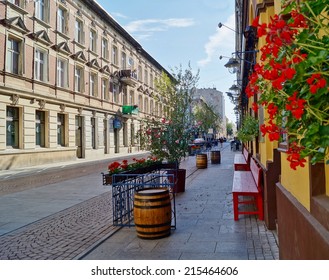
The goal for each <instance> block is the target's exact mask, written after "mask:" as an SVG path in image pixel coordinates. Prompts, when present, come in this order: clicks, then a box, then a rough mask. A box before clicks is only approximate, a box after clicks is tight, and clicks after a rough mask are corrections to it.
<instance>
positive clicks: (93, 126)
mask: <svg viewBox="0 0 329 280" xmlns="http://www.w3.org/2000/svg"><path fill="white" fill-rule="evenodd" d="M91 147H92V148H93V149H96V118H91Z"/></svg>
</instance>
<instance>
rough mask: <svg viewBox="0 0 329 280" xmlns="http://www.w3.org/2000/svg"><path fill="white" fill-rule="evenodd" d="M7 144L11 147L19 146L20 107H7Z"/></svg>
mask: <svg viewBox="0 0 329 280" xmlns="http://www.w3.org/2000/svg"><path fill="white" fill-rule="evenodd" d="M6 146H7V147H9V148H18V146H19V109H18V108H16V107H10V106H8V107H7V115H6Z"/></svg>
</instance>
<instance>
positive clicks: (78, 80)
mask: <svg viewBox="0 0 329 280" xmlns="http://www.w3.org/2000/svg"><path fill="white" fill-rule="evenodd" d="M83 74H84V70H83V67H81V66H79V65H76V66H75V69H74V90H75V91H76V92H82V89H83V80H84V79H83Z"/></svg>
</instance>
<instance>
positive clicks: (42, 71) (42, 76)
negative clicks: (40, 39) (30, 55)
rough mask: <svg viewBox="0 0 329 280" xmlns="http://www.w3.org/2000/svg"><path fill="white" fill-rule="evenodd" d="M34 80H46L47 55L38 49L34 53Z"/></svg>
mask: <svg viewBox="0 0 329 280" xmlns="http://www.w3.org/2000/svg"><path fill="white" fill-rule="evenodd" d="M34 78H35V79H36V80H39V81H42V82H47V80H48V53H47V52H46V51H45V50H43V49H39V48H36V49H35V52H34Z"/></svg>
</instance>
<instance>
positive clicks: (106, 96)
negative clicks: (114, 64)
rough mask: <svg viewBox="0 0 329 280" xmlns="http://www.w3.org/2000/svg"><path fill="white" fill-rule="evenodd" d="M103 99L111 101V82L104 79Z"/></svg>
mask: <svg viewBox="0 0 329 280" xmlns="http://www.w3.org/2000/svg"><path fill="white" fill-rule="evenodd" d="M102 99H104V100H109V80H108V79H106V78H103V79H102Z"/></svg>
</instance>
